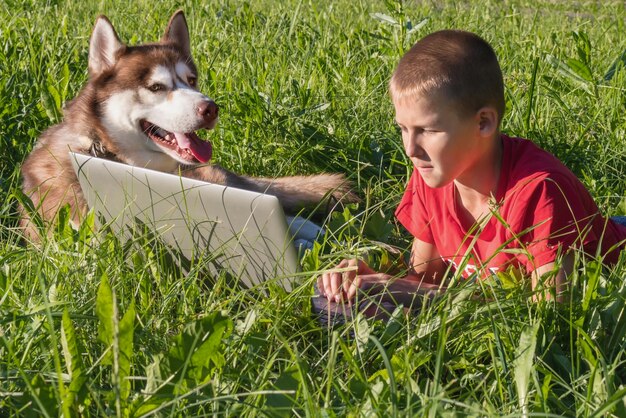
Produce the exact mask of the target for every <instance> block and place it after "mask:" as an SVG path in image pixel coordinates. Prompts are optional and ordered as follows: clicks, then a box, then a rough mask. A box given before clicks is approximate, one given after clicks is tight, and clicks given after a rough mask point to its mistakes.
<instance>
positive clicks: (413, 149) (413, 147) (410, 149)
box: [404, 140, 424, 157]
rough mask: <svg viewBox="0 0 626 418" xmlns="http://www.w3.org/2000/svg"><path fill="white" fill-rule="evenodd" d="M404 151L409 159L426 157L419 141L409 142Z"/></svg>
mask: <svg viewBox="0 0 626 418" xmlns="http://www.w3.org/2000/svg"><path fill="white" fill-rule="evenodd" d="M404 150H405V152H406V155H407V156H409V157H421V156H423V155H424V148H422V147H420V146H419V144H418V143H417V141H414V140H409V141H407V142H406V143H405V144H404Z"/></svg>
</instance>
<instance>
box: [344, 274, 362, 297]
mask: <svg viewBox="0 0 626 418" xmlns="http://www.w3.org/2000/svg"><path fill="white" fill-rule="evenodd" d="M360 285H361V276H359V275H358V274H355V275H354V279H353V280H352V281H351V282H350V283H346V300H347V301H349V300H351V299H352V298H353V297H354V296H355V295H356V292H357V290H358V289H359V286H360Z"/></svg>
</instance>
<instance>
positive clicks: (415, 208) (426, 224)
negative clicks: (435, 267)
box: [396, 170, 435, 245]
mask: <svg viewBox="0 0 626 418" xmlns="http://www.w3.org/2000/svg"><path fill="white" fill-rule="evenodd" d="M421 189H422V188H421V187H420V184H419V173H418V172H417V171H416V170H413V174H411V178H410V179H409V183H408V184H407V187H406V191H405V192H404V195H403V196H402V200H401V201H400V204H399V205H398V208H397V209H396V218H397V219H398V221H400V223H401V224H402V225H403V226H404V227H405V228H406V229H407V230H408V231H409V232H410V233H411V235H413V236H414V237H415V238H417V239H419V240H421V241H424V242H427V243H429V244H433V245H434V244H435V240H434V238H433V234H432V231H431V228H430V217H429V214H428V211H427V210H426V205H425V204H424V193H423V190H421Z"/></svg>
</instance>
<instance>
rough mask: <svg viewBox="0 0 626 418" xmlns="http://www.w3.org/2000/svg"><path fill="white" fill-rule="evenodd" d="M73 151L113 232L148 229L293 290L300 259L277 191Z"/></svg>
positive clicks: (251, 281) (233, 269)
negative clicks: (208, 180)
mask: <svg viewBox="0 0 626 418" xmlns="http://www.w3.org/2000/svg"><path fill="white" fill-rule="evenodd" d="M70 154H71V160H72V163H73V165H74V170H75V172H76V174H77V176H78V179H79V181H80V185H81V188H82V190H83V193H84V195H85V199H86V200H87V203H88V205H89V207H90V209H93V210H94V211H95V212H96V214H97V215H98V218H99V219H101V223H102V222H104V223H105V225H106V226H108V227H110V228H112V230H114V231H115V232H116V233H121V234H123V235H124V236H125V238H126V239H133V237H136V236H137V234H151V236H153V237H154V239H159V240H161V241H162V242H163V243H164V244H165V245H167V246H168V248H169V249H170V250H171V251H172V252H173V253H174V254H178V255H180V256H182V257H184V258H185V259H186V260H188V261H190V262H191V263H193V264H194V265H195V266H198V263H201V264H203V265H205V266H206V267H207V268H208V269H209V270H210V272H211V273H212V274H227V275H230V276H231V277H233V278H235V279H238V280H240V281H241V283H242V284H243V285H245V286H246V287H252V286H255V285H257V284H260V283H263V282H265V281H267V280H276V282H277V283H278V284H280V285H281V286H282V287H284V288H285V289H286V290H287V291H290V290H291V289H292V284H293V280H294V274H296V273H297V272H298V270H299V263H298V258H297V254H296V251H295V248H294V245H293V243H292V237H291V235H290V234H289V229H288V226H287V221H286V219H285V214H284V212H283V210H282V207H281V205H280V202H279V201H278V199H277V198H276V197H275V196H271V195H266V194H261V193H255V192H251V191H247V190H242V189H236V188H233V187H226V186H222V185H217V184H211V183H206V182H203V181H199V180H194V179H189V178H185V177H181V176H179V175H174V174H169V173H163V172H159V171H154V170H149V169H145V168H140V167H133V166H129V165H126V164H122V163H118V162H114V161H110V160H105V159H101V158H95V157H91V156H86V155H82V154H76V153H70ZM144 236H145V235H144ZM202 267H203V266H202Z"/></svg>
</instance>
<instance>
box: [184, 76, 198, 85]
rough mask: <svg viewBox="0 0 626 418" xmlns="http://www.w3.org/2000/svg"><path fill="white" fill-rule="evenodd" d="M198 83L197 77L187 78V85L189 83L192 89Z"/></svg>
mask: <svg viewBox="0 0 626 418" xmlns="http://www.w3.org/2000/svg"><path fill="white" fill-rule="evenodd" d="M197 81H198V80H197V79H196V78H195V77H187V83H189V85H190V86H191V87H196V82H197Z"/></svg>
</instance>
